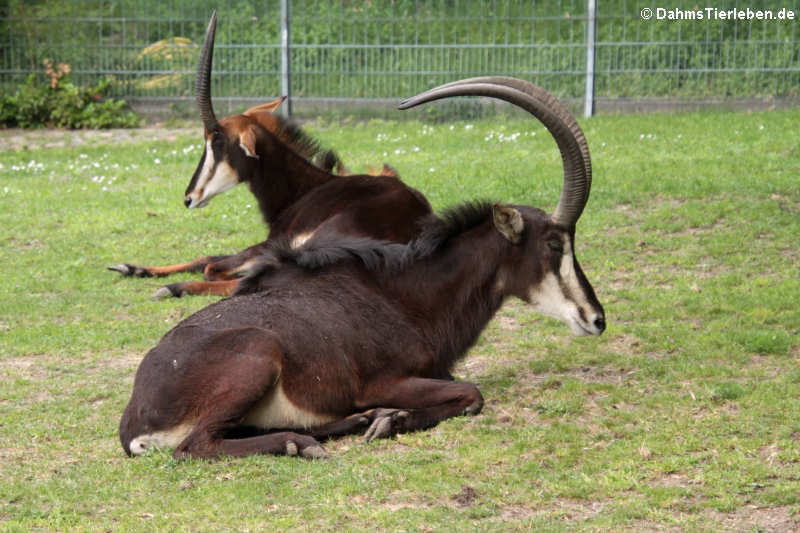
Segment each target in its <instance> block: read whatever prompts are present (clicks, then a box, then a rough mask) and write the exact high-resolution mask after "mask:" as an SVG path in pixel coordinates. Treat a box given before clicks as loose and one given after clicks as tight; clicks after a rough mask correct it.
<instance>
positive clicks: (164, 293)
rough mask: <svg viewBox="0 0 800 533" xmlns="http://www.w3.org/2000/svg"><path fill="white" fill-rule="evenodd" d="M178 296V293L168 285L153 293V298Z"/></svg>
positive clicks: (161, 298) (160, 298)
mask: <svg viewBox="0 0 800 533" xmlns="http://www.w3.org/2000/svg"><path fill="white" fill-rule="evenodd" d="M172 297H175V298H180V294H175V293H174V292H172V290H171V289H170V288H169V287H168V286H166V285H165V286H163V287H161V288H159V289H158V290H157V291H156V292H154V293H153V296H152V298H153V300H163V299H164V298H172Z"/></svg>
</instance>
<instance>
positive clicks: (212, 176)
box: [189, 139, 239, 207]
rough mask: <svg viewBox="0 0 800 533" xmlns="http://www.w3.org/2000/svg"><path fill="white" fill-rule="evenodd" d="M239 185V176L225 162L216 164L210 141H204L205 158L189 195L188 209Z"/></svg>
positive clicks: (202, 204)
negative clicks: (190, 201)
mask: <svg viewBox="0 0 800 533" xmlns="http://www.w3.org/2000/svg"><path fill="white" fill-rule="evenodd" d="M238 184H239V175H238V173H236V172H234V170H233V169H232V168H231V166H230V165H229V164H228V162H227V161H225V160H222V161H220V162H219V163H218V164H217V162H216V161H215V160H214V151H213V150H212V149H211V140H210V139H209V140H207V141H206V158H205V161H204V162H203V168H202V169H200V175H199V176H198V177H197V183H196V184H195V187H194V190H193V191H192V192H191V193H190V194H189V198H191V200H192V203H191V204H190V205H189V207H202V206H204V205H205V204H206V203H207V202H208V201H209V200H210V199H211V198H213V197H214V196H216V195H218V194H220V193H223V192H225V191H227V190H228V189H231V188H233V187H235V186H236V185H238Z"/></svg>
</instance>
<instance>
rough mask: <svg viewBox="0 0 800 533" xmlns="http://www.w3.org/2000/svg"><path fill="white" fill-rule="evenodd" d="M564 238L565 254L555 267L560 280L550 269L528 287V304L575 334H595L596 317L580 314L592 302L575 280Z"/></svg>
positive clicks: (570, 249)
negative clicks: (536, 283)
mask: <svg viewBox="0 0 800 533" xmlns="http://www.w3.org/2000/svg"><path fill="white" fill-rule="evenodd" d="M565 241H566V242H564V254H563V255H562V257H561V264H560V265H559V267H558V274H559V276H560V278H561V279H560V281H559V277H557V276H556V275H555V274H554V273H552V272H548V273H547V274H545V276H544V279H543V280H542V282H541V283H540V284H539V285H538V286H535V287H531V289H530V292H529V298H530V302H531V305H532V306H533V307H534V309H536V310H537V311H539V312H540V313H542V314H544V315H547V316H550V317H553V318H557V319H559V320H561V321H562V322H564V323H566V324H567V325H568V326H569V328H570V329H571V330H572V332H573V333H574V334H575V335H588V334H591V333H594V334H597V333H599V330H598V329H597V327H596V326H595V325H594V319H595V318H596V317H594V316H591V317H589V316H587V317H584V318H581V313H580V311H579V309H584V310H585V311H584V312H586V311H589V310H591V309H592V307H593V306H592V305H591V304H590V303H589V301H588V299H587V298H586V293H585V292H584V291H583V288H582V287H581V284H580V281H579V280H578V274H577V272H576V271H575V262H574V258H573V256H572V247H571V245H570V242H569V240H567V239H565ZM562 285H563V286H562Z"/></svg>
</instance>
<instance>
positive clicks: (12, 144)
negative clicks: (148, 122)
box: [0, 125, 201, 152]
mask: <svg viewBox="0 0 800 533" xmlns="http://www.w3.org/2000/svg"><path fill="white" fill-rule="evenodd" d="M200 134H201V131H199V130H198V129H197V128H165V127H163V126H158V125H154V126H149V127H145V128H130V129H111V130H58V129H44V130H23V129H7V130H0V152H3V151H7V150H39V149H42V148H79V147H82V146H99V145H106V144H114V145H117V144H122V143H140V142H149V141H169V142H171V141H175V140H176V139H178V137H180V136H192V135H194V136H196V137H197V138H198V139H199V138H200V137H199V135H200Z"/></svg>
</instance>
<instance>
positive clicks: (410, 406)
mask: <svg viewBox="0 0 800 533" xmlns="http://www.w3.org/2000/svg"><path fill="white" fill-rule="evenodd" d="M362 401H363V402H364V403H367V404H369V405H375V406H378V405H380V406H382V407H381V408H377V409H372V410H370V411H367V412H366V413H362V415H361V416H366V417H367V418H369V419H370V420H371V424H370V426H369V428H368V429H367V432H366V438H367V440H368V441H370V440H373V439H377V438H386V437H391V436H393V435H396V434H398V433H407V432H410V431H417V430H420V429H428V428H431V427H433V426H435V425H436V424H438V423H439V422H441V421H442V420H446V419H448V418H452V417H454V416H460V415H467V414H468V415H474V414H477V413H479V412H480V411H481V409H482V408H483V396H482V395H481V393H480V391H479V390H478V388H477V387H476V386H475V385H473V384H472V383H468V382H465V381H458V382H454V381H446V380H441V379H427V378H416V377H412V378H403V379H401V380H396V379H387V380H381V381H379V382H377V383H374V384H372V385H371V386H370V387H368V389H367V391H366V394H365V395H364V397H363V398H362Z"/></svg>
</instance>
